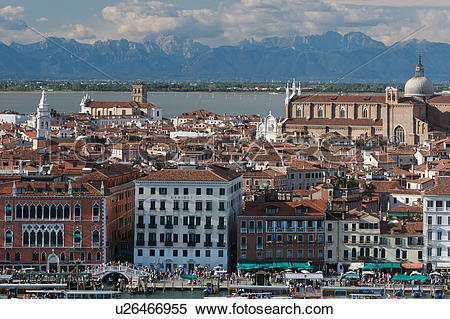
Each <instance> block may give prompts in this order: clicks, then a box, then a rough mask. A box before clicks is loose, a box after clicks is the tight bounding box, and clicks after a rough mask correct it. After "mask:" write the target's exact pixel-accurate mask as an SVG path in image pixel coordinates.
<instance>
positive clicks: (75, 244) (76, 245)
mask: <svg viewBox="0 0 450 319" xmlns="http://www.w3.org/2000/svg"><path fill="white" fill-rule="evenodd" d="M44 246H45V245H44ZM73 247H76V248H80V247H81V243H74V244H73Z"/></svg>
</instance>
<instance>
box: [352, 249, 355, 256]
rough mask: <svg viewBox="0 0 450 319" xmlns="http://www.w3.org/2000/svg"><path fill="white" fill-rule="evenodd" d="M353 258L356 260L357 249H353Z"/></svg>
mask: <svg viewBox="0 0 450 319" xmlns="http://www.w3.org/2000/svg"><path fill="white" fill-rule="evenodd" d="M352 258H356V248H352Z"/></svg>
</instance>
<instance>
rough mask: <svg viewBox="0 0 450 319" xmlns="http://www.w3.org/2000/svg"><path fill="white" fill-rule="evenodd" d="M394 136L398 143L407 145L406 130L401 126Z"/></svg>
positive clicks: (396, 129)
mask: <svg viewBox="0 0 450 319" xmlns="http://www.w3.org/2000/svg"><path fill="white" fill-rule="evenodd" d="M394 136H395V139H396V142H397V143H405V130H404V129H403V127H401V126H400V125H399V126H397V127H396V128H395V129H394Z"/></svg>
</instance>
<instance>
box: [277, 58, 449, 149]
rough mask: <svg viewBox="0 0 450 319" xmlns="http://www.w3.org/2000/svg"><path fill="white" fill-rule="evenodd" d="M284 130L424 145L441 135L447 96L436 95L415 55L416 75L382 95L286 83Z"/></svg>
mask: <svg viewBox="0 0 450 319" xmlns="http://www.w3.org/2000/svg"><path fill="white" fill-rule="evenodd" d="M285 106H286V118H287V120H286V121H285V122H284V127H283V131H284V132H283V133H284V134H286V135H290V136H293V137H300V136H302V135H315V136H321V135H323V134H326V133H328V132H338V133H340V134H341V135H343V136H347V137H349V138H352V139H358V138H361V137H362V138H367V137H375V136H381V137H383V138H385V139H387V140H388V141H390V142H391V143H393V144H409V145H413V144H423V143H424V141H426V140H428V139H430V138H433V137H434V136H440V135H441V134H443V135H445V133H446V132H448V129H449V123H450V96H448V95H447V96H445V95H442V96H439V95H435V94H434V90H433V83H432V82H431V81H429V80H428V79H427V78H426V77H425V76H424V67H423V65H422V63H421V58H420V57H419V63H418V64H417V66H416V74H415V76H414V77H412V78H411V79H409V80H408V82H406V84H405V93H404V94H403V96H400V94H399V92H398V90H397V88H393V87H387V88H386V90H385V95H384V96H383V95H303V94H302V92H301V88H300V85H299V87H298V89H296V86H295V82H294V83H293V84H292V87H290V85H289V84H288V85H287V87H286V100H285Z"/></svg>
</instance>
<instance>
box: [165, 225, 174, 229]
mask: <svg viewBox="0 0 450 319" xmlns="http://www.w3.org/2000/svg"><path fill="white" fill-rule="evenodd" d="M164 228H165V229H173V224H165V225H164Z"/></svg>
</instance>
